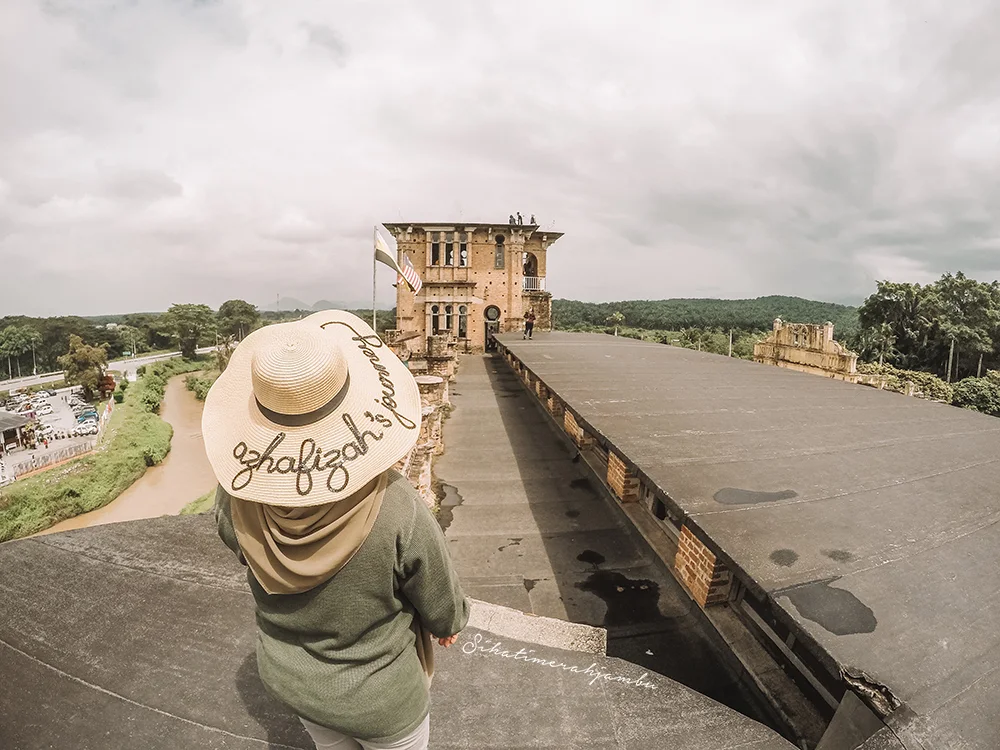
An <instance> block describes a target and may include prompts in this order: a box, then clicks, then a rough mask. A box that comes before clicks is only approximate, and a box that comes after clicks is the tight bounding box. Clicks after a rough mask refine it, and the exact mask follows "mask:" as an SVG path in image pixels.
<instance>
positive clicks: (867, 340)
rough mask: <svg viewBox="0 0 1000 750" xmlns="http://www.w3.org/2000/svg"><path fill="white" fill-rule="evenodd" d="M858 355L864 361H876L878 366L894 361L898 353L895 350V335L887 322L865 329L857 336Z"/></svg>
mask: <svg viewBox="0 0 1000 750" xmlns="http://www.w3.org/2000/svg"><path fill="white" fill-rule="evenodd" d="M857 345H858V349H859V350H860V351H859V352H858V354H859V355H860V356H861V358H862V359H864V360H869V361H870V360H873V359H878V363H879V364H880V365H882V364H885V360H886V359H889V360H892V359H894V358H895V357H896V356H897V355H898V354H899V351H898V350H897V349H896V334H895V333H894V332H893V327H892V325H890V324H889V323H887V322H882V323H879V324H878V325H875V326H873V327H871V328H866V329H865V330H864V331H862V332H861V335H860V336H858V340H857Z"/></svg>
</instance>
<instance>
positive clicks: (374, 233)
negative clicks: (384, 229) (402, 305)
mask: <svg viewBox="0 0 1000 750" xmlns="http://www.w3.org/2000/svg"><path fill="white" fill-rule="evenodd" d="M377 242H378V227H372V330H373V331H375V333H378V326H377V325H375V262H376V261H375V247H376V243H377Z"/></svg>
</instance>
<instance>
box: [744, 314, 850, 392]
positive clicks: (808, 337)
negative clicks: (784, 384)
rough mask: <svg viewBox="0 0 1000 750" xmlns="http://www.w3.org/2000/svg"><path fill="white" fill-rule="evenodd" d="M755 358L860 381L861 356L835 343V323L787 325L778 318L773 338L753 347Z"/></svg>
mask: <svg viewBox="0 0 1000 750" xmlns="http://www.w3.org/2000/svg"><path fill="white" fill-rule="evenodd" d="M753 358H754V361H756V362H760V363H762V364H765V365H777V366H778V367H787V368H788V369H790V370H798V371H799V372H810V373H813V374H814V375H824V376H826V377H828V378H834V379H836V380H846V381H848V382H850V383H856V382H857V381H858V370H857V365H858V355H857V354H855V353H854V352H851V351H848V350H847V349H846V348H845V347H844V345H843V344H841V343H839V342H837V341H834V340H833V323H825V324H824V325H812V324H810V323H785V322H783V321H782V320H781V318H777V319H775V321H774V330H773V331H772V332H771V334H770V335H769V336H768V337H767V338H766V339H765V340H764V341H760V342H758V343H756V344H754V347H753Z"/></svg>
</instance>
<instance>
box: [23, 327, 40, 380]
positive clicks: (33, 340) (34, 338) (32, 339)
mask: <svg viewBox="0 0 1000 750" xmlns="http://www.w3.org/2000/svg"><path fill="white" fill-rule="evenodd" d="M21 330H22V331H23V339H24V341H25V343H27V345H28V346H30V347H31V371H32V374H34V375H37V374H38V365H37V364H36V363H35V347H36V346H40V345H41V343H42V334H40V333H39V332H38V331H37V330H35V329H34V328H32V327H31V326H24V328H22V329H21Z"/></svg>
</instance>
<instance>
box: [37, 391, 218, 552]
mask: <svg viewBox="0 0 1000 750" xmlns="http://www.w3.org/2000/svg"><path fill="white" fill-rule="evenodd" d="M184 378H185V376H183V375H177V376H174V377H173V378H171V380H170V382H169V383H168V384H167V388H166V393H165V394H164V397H163V405H162V408H161V416H162V418H163V420H164V421H165V422H166V423H167V424H168V425H170V427H171V429H172V431H173V437H172V439H171V441H170V453H168V454H167V456H166V458H164V459H163V461H162V462H161V463H159V464H158V465H156V466H153V467H150V468H149V469H148V470H147V471H146V473H145V474H144V475H143V476H142V477H141V478H140V479H139V480H138V481H136V482H135V483H134V484H133V485H132V486H131V487H129V488H128V489H127V490H125V491H124V492H123V493H122V494H121V495H119V496H118V497H117V498H116V499H115V500H113V501H112V502H110V503H108V504H107V505H105V506H103V507H101V508H98V509H97V510H94V511H91V512H89V513H83V514H81V515H79V516H75V517H73V518H69V519H67V520H65V521H62V522H61V523H57V524H56V525H55V526H52V527H50V528H48V529H46V530H45V531H43V532H42V534H54V533H57V532H60V531H69V530H70V529H80V528H84V527H88V526H98V525H100V524H105V523H117V522H118V521H134V520H137V519H140V518H155V517H157V516H165V515H176V514H177V513H180V511H181V509H183V508H184V506H185V505H187V504H188V502H189V501H190V499H191V498H192V497H197V496H199V495H202V494H204V493H205V492H206V491H207V490H208V489H209V488H211V487H214V485H215V483H216V480H215V476H214V475H213V474H212V467H211V465H210V464H209V462H208V456H206V455H205V445H204V442H203V441H202V438H201V413H202V410H203V409H204V402H202V401H198V400H196V399H195V397H194V396H193V395H192V394H191V393H189V392H188V391H187V390H186V389H185V385H184Z"/></svg>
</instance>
